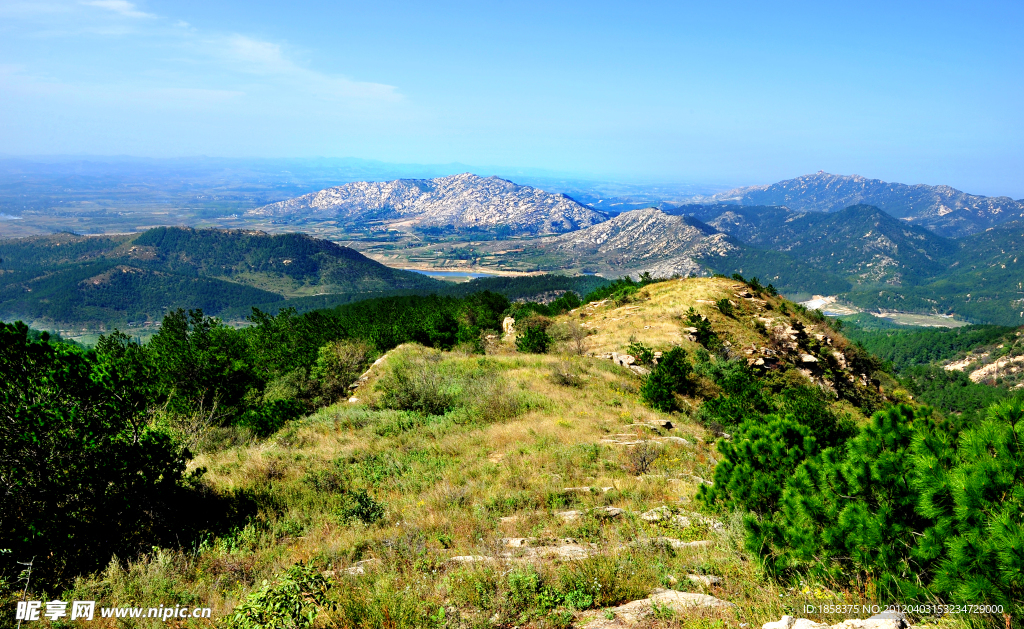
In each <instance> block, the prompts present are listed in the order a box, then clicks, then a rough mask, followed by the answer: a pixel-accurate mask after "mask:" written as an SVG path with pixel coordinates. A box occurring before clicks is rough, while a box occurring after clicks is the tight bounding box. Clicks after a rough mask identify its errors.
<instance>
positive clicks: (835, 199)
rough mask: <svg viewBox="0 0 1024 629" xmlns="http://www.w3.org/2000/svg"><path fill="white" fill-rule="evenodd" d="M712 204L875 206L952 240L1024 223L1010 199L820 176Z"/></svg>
mask: <svg viewBox="0 0 1024 629" xmlns="http://www.w3.org/2000/svg"><path fill="white" fill-rule="evenodd" d="M707 200H708V201H712V202H731V203H738V204H740V205H775V206H786V207H788V208H790V209H791V210H800V211H819V212H833V211H836V210H840V209H842V208H846V207H849V206H851V205H873V206H876V207H878V208H880V209H882V210H883V211H885V212H886V213H888V214H890V215H892V216H895V217H896V218H899V219H902V220H905V221H907V222H909V223H912V224H914V225H920V226H922V227H924V228H926V229H928V230H930V231H932V232H934V233H936V234H938V235H940V236H947V237H953V238H958V237H962V236H967V235H970V234H974V233H977V232H979V231H982V230H984V229H987V228H989V227H992V226H993V225H998V224H1000V223H1004V222H1006V221H1011V220H1015V219H1020V218H1024V203H1021V202H1020V201H1014V200H1013V199H1011V198H1009V197H984V196H978V195H972V194H967V193H965V192H961V191H959V190H957V189H955V188H951V187H949V186H928V185H924V184H917V185H906V184H901V183H889V182H885V181H880V180H878V179H868V178H865V177H861V176H859V175H853V176H846V175H833V174H829V173H825V172H821V171H819V172H817V173H815V174H813V175H804V176H801V177H797V178H795V179H788V180H786V181H780V182H778V183H774V184H771V185H766V186H749V187H745V188H737V189H735V190H730V191H728V192H721V193H719V194H716V195H713V196H712V197H709V198H708V199H707Z"/></svg>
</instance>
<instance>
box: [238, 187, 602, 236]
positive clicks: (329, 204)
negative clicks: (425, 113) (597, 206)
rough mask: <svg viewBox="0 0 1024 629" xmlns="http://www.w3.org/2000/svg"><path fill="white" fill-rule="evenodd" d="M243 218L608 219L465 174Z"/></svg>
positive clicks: (356, 191) (565, 228) (525, 225)
mask: <svg viewBox="0 0 1024 629" xmlns="http://www.w3.org/2000/svg"><path fill="white" fill-rule="evenodd" d="M246 216H248V217H292V218H295V217H305V218H336V219H339V220H342V221H371V220H373V221H381V222H390V223H393V224H396V225H398V226H405V227H418V228H449V229H456V230H465V229H484V230H488V229H500V230H503V231H505V232H507V233H509V234H541V235H543V234H560V233H564V232H569V231H574V230H577V229H582V228H586V227H590V226H591V225H595V224H597V223H600V222H603V221H605V220H607V218H608V217H607V215H605V214H604V213H602V212H598V211H596V210H594V209H592V208H590V207H587V206H586V205H583V204H582V203H579V202H577V201H576V200H574V199H572V198H571V197H568V196H566V195H564V194H552V193H549V192H544V191H543V190H539V189H537V188H533V187H530V186H520V185H518V184H515V183H513V182H511V181H507V180H505V179H500V178H498V177H479V176H477V175H473V174H470V173H464V174H461V175H452V176H449V177H438V178H436V179H398V180H395V181H384V182H357V183H348V184H344V185H341V186H336V187H333V188H328V189H326V190H321V191H320V192H315V193H311V194H306V195H303V196H300V197H297V198H295V199H289V200H287V201H281V202H279V203H273V204H271V205H267V206H264V207H261V208H257V209H255V210H250V211H248V212H246Z"/></svg>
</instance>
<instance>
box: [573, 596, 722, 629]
mask: <svg viewBox="0 0 1024 629" xmlns="http://www.w3.org/2000/svg"><path fill="white" fill-rule="evenodd" d="M655 605H657V606H658V607H659V608H661V609H671V610H672V611H674V612H675V613H677V614H680V615H685V614H687V613H691V612H694V611H697V610H704V609H723V610H724V609H728V608H730V607H735V605H733V604H732V603H729V602H728V601H723V600H721V599H718V598H715V597H714V596H709V595H707V594H695V593H692V592H677V591H675V590H665V589H662V588H657V589H655V590H654V592H652V593H651V595H650V597H648V598H644V599H640V600H638V601H632V602H630V603H626V604H625V605H619V606H618V607H609V608H607V609H605V610H600V611H599V612H598V614H600V615H599V616H597V617H591V619H590V620H589V621H588V622H586V624H584V625H582V627H583V629H611V628H612V627H628V626H631V625H634V624H637V623H639V622H641V621H643V620H644V619H646V618H649V617H651V616H653V615H654V606H655ZM591 613H593V612H591ZM606 613H611V614H612V615H613V618H611V619H609V618H605V617H604V615H605V614H606Z"/></svg>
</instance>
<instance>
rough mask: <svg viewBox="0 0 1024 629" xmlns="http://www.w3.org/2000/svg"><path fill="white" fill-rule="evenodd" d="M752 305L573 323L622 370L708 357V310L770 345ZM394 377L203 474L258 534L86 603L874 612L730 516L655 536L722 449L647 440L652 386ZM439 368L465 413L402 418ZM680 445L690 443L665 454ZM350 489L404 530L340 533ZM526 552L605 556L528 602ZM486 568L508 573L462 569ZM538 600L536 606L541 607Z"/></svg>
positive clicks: (79, 592) (91, 585)
mask: <svg viewBox="0 0 1024 629" xmlns="http://www.w3.org/2000/svg"><path fill="white" fill-rule="evenodd" d="M738 288H739V284H738V283H736V282H734V281H731V280H721V279H715V280H686V281H671V282H666V283H664V284H657V285H652V286H649V287H647V288H645V289H643V291H641V292H642V293H643V294H644V295H643V297H642V298H641V299H640V300H639V301H637V302H636V303H632V304H627V305H624V306H621V307H618V308H616V307H612V306H599V307H591V308H581V309H579V310H577V311H576V312H575V313H572V314H570V315H567V316H566V317H565V319H572V320H574V321H577V322H582V323H584V324H586V325H587V326H592V327H594V328H596V330H597V331H596V333H594V334H592V335H590V336H588V337H587V343H588V344H589V345H590V347H591V351H594V352H598V353H601V352H610V351H622V350H623V349H624V348H625V346H626V345H627V344H628V342H629V339H630V338H636V339H639V340H642V341H643V342H644V343H645V344H647V345H651V346H653V347H655V348H656V349H667V348H668V347H670V346H672V345H673V344H678V345H681V346H683V347H684V348H686V349H687V350H690V351H693V350H695V349H696V346H695V345H694V344H693V343H691V342H690V341H687V340H685V339H684V338H683V335H682V333H681V332H680V328H681V326H683V325H685V324H684V323H683V322H682V321H681V319H680V316H681V315H682V313H685V311H686V310H687V309H688V308H689V307H690V306H691V305H693V306H694V307H695V308H696V309H697V311H698V312H701V313H702V314H705V315H706V316H708V317H709V318H710V319H711V321H712V325H713V326H714V327H715V330H716V331H719V333H720V335H722V336H723V337H725V338H729V339H730V340H731V341H732V343H733V344H734V345H738V344H743V343H751V342H758V343H759V344H763V343H764V342H765V339H764V337H763V336H761V335H760V334H759V333H758V332H757V331H756V330H755V329H754V328H753V325H752V323H751V319H752V318H753V317H754V316H756V315H764V311H759V310H757V309H756V307H755V306H753V305H752V304H750V303H749V302H743V303H740V304H739V306H738V307H737V310H736V318H735V319H732V318H727V317H724V316H722V315H721V313H719V312H718V310H717V308H715V307H714V305H713V303H711V302H713V301H714V300H715V299H719V298H721V297H722V296H731V294H732V292H734V291H735V290H737V289H738ZM697 300H705V301H706V302H708V303H698V301H697ZM738 301H741V302H742V300H738ZM771 314H774V315H775V316H778V315H777V313H771ZM583 315H585V316H583ZM809 327H810V326H809ZM567 360H571V361H572V363H571V364H572V365H575V367H574V368H573V369H574V374H575V373H578V375H579V376H580V377H579V378H578V379H576V378H575V377H574V381H573V383H572V385H573V386H566V384H567V383H566V382H564V381H563V380H564V379H559V378H558V377H555V378H553V377H552V374H553V373H557V372H558V371H559V370H562V371H565V370H566V367H565V364H566V361H567ZM410 365H411V367H410ZM425 366H426V367H425ZM382 367H383V368H381V369H377V370H375V373H374V376H373V378H372V379H371V381H370V382H369V383H368V384H367V385H364V388H362V389H360V392H359V394H358V397H359V398H360V400H361V401H360V402H359V403H356V404H351V403H347V402H341V403H339V404H336V405H334V406H331V407H328V408H324V409H322V410H320V411H319V412H317V413H316V414H314V415H312V416H310V417H307V418H304V419H302V420H298V421H295V422H291V423H290V424H289V425H288V426H286V427H285V428H284V429H282V430H281V431H279V432H278V433H277V434H276V435H274V436H273V437H271V438H270V439H267V440H265V441H253V440H241V441H238V442H232V440H231V439H227V438H225V439H222V440H221V441H222V443H224V444H225V447H224V448H223V449H220V450H215V451H208V452H205V453H203V454H201V455H200V456H198V457H197V458H196V459H195V460H194V461H193V462H192V464H191V466H192V467H193V468H195V467H200V466H201V467H205V468H207V470H208V472H207V474H206V482H207V483H208V484H209V486H210V487H211V488H213V489H214V490H216V491H218V492H222V493H224V492H232V491H246V492H253V493H254V495H260V496H265V501H264V502H263V503H262V504H261V506H260V508H259V510H258V513H257V515H256V516H255V517H252V518H250V520H249V523H248V524H247V525H246V526H244V527H241V528H239V529H237V530H235V531H233V532H232V533H231V534H230V535H226V536H222V537H221V538H218V539H214V540H210V541H208V542H207V543H205V544H203V545H201V546H200V547H198V548H196V549H193V550H190V551H167V550H162V551H158V552H155V553H153V554H150V555H147V556H144V557H143V558H141V559H140V560H138V561H136V562H134V563H129V564H122V563H115V564H112V566H111V567H110V568H109V569H108V570H107V571H106V572H104V573H102V574H98V575H95V576H94V577H92V578H89V579H83V580H81V581H80V583H78V584H77V585H76V588H75V592H73V593H68V594H67V596H69V597H70V596H76V597H78V598H82V597H83V596H84V594H85V593H90V592H92V593H97V592H99V593H101V594H102V597H103V599H104V601H105V604H111V605H116V604H133V603H136V602H138V603H139V604H148V603H150V602H152V601H153V600H159V601H160V602H163V603H165V604H166V603H167V602H173V601H181V602H182V603H183V604H184V602H185V601H189V602H192V601H201V602H202V604H203V605H209V606H212V607H214V609H215V611H214V616H222V615H224V614H226V613H228V612H229V611H230V610H231V609H232V608H233V607H234V606H235V605H236V604H237V603H238V602H239V601H240V600H241V599H242V598H243V597H244V596H246V594H248V593H249V592H250V591H252V589H253V588H254V587H257V586H258V584H259V583H261V581H262V580H263V579H271V578H273V576H274V575H276V574H278V573H280V572H281V571H282V570H283V569H285V568H286V567H288V566H290V565H292V564H293V563H295V562H298V561H308V560H313V561H315V562H316V563H317V565H318V566H320V567H321V568H322V569H325V570H332V571H334V572H335V573H336V574H337V575H339V576H338V580H339V584H338V585H337V586H336V589H335V594H334V596H335V597H336V600H337V601H338V603H339V608H338V611H337V612H335V613H334V614H333V615H329V617H328V616H324V617H323V618H321V621H322V622H323V623H325V624H332V623H336V624H338V625H341V626H346V623H350V624H351V625H352V626H359V623H362V626H386V623H385V624H380V625H375V624H374V623H375V622H377V621H374V620H373V618H376V617H377V616H374V614H378V615H380V614H381V613H383V612H382V611H381V610H387V614H386V615H387V616H388V618H390V619H391V622H392V624H391V625H390V626H394V627H402V626H420V625H426V626H439V625H437V623H434V624H431V623H429V622H427V621H426V620H425V619H426V617H427V616H428V615H430V614H436V613H437V610H438V609H440V608H442V607H443V608H445V612H444V614H445V618H446V622H447V623H448V626H450V627H455V626H466V627H470V626H513V625H516V624H519V625H520V626H523V625H531V626H557V622H558V618H557V617H556V616H555V615H552V614H555V613H556V611H558V609H560V610H562V611H565V610H566V608H565V605H564V601H563V603H561V604H559V605H560V606H559V607H558V609H555V610H551V609H549V610H547V611H544V609H545V608H544V606H543V601H542V600H541V598H539V597H541V594H540V593H539V592H541V591H542V589H543V588H542V587H541V585H543V584H545V583H546V584H548V586H549V587H550V588H554V589H552V590H551V591H555V590H558V591H560V592H563V593H564V592H569V591H575V590H569V589H567V588H570V587H576V586H573V585H572V584H573V583H575V582H574V581H573V579H577V578H582V577H580V575H584V576H586V578H588V579H593V580H596V581H597V582H601V583H607V584H608V585H607V587H608V588H613V587H615V588H619V589H618V590H615V591H617V592H620V595H616V596H619V597H620V598H623V597H625V598H629V597H632V596H637V597H639V596H640V595H641V594H643V593H644V592H643V590H648V589H649V588H651V587H655V586H663V587H675V588H678V589H683V590H688V591H704V592H707V593H710V594H713V595H714V596H717V597H719V598H722V599H725V600H728V601H730V602H733V603H735V604H736V605H737V606H738V607H737V608H736V610H735V611H729V612H716V613H696V612H695V613H694V615H692V616H688V617H687V618H685V619H680V618H676V619H664V620H661V621H657V624H658V625H659V626H666V627H676V626H707V627H709V628H710V627H722V626H730V627H737V628H738V627H739V626H740V623H745V624H746V625H747V626H749V627H752V628H756V627H759V626H760V625H761V623H764V622H766V621H769V620H778V619H779V617H781V616H782V614H783V613H792V612H793V610H794V609H796V608H797V606H798V605H800V604H802V602H803V601H804V600H805V599H806V598H807V597H809V596H810V597H813V596H819V597H825V598H827V599H829V600H835V601H837V602H851V601H854V600H856V597H854V596H853V595H852V594H851V593H849V592H845V591H843V590H842V589H840V588H835V587H833V588H830V589H829V590H828V591H827V592H824V591H822V590H821V588H820V587H818V588H817V589H816V588H815V586H813V585H812V586H810V590H809V592H810V593H809V594H801V593H800V590H799V589H796V590H790V589H787V588H786V587H782V586H778V585H775V584H773V583H771V582H769V581H766V580H765V579H764V578H763V577H762V576H761V573H760V571H759V569H758V568H757V566H756V562H754V561H753V558H752V557H750V556H748V555H747V554H746V553H745V552H744V551H743V550H742V525H741V522H740V520H739V519H738V517H736V516H731V515H729V514H720V516H719V517H723V518H724V519H725V523H726V528H725V531H724V532H719V533H712V532H710V531H709V530H707V529H700V528H699V527H696V528H693V529H686V530H670V529H666V528H665V527H664V526H660V525H658V524H655V523H649V522H646V521H644V520H642V519H640V518H639V517H638V516H639V514H641V513H643V512H645V511H647V510H649V509H652V508H654V507H659V506H662V505H668V506H672V507H676V508H682V509H685V510H694V509H696V506H695V505H694V503H693V502H692V497H693V496H694V494H695V493H696V491H697V488H698V486H699V484H700V482H701V480H700V479H702V478H703V479H706V478H710V477H711V476H712V475H713V468H714V463H715V459H714V457H715V455H716V454H717V452H715V450H714V445H713V441H714V436H713V435H711V434H710V433H708V432H707V431H706V430H705V429H704V428H703V427H702V426H700V425H698V424H696V423H693V422H691V421H690V420H688V419H687V418H686V417H685V416H680V415H677V416H674V417H673V418H672V421H673V423H675V424H676V426H675V427H674V428H673V429H672V430H670V431H665V430H660V431H655V430H652V429H650V428H645V427H643V426H637V425H638V424H645V423H647V422H650V421H652V420H656V419H664V418H665V416H664V415H662V414H660V413H658V412H656V411H652V410H650V409H648V408H646V407H644V406H643V405H642V404H641V403H640V401H639V399H638V397H637V395H636V390H637V383H638V379H637V376H636V375H634V374H633V373H632V372H630V371H629V370H627V369H625V368H622V367H618V366H616V365H614V364H612V363H611V362H610V361H607V360H601V359H598V358H587V357H572V358H571V359H567V358H563V357H559V356H537V355H519V354H515V353H512V352H509V351H508V350H507V348H504V349H502V350H501V353H498V354H495V355H488V356H486V357H481V356H467V355H460V354H454V353H451V354H442V353H440V352H434V351H433V350H425V349H423V348H418V347H415V346H406V347H403V348H399V349H397V350H394V351H393V352H392V353H391V355H390V356H389V359H388V362H386V363H385V364H384V365H382ZM427 367H429V369H431V370H433V373H435V374H439V375H438V378H440V379H441V380H442V381H443V382H441V383H440V384H438V383H436V382H435V383H434V385H436V386H438V387H441V388H445V387H447V389H446V390H448V391H449V393H451V397H452V399H453V400H455V402H453V405H454V407H453V408H451V409H449V411H448V412H447V413H445V414H443V415H424V414H422V413H416V412H411V411H408V410H403V409H401V408H397V407H395V408H384V407H383V406H386V404H384V400H385V398H386V397H387V395H388V392H387V390H386V389H387V387H389V386H393V380H394V377H395V369H399V368H402V369H412V370H413V371H415V369H420V370H422V369H424V368H427ZM410 373H412V372H410ZM416 373H419V372H416ZM446 378H447V380H445V379H446ZM389 382H391V384H388V383H389ZM434 385H431V386H434ZM498 398H500V400H502V401H501V402H500V403H499V404H497V408H495V407H494V402H493V399H498ZM392 406H396V405H392ZM615 435H627V436H628V435H634V438H637V437H639V438H643V439H654V440H656V441H649V442H648V443H652V444H653V443H658V445H657V446H652V447H651V448H650V449H651V451H652V452H653V451H654V450H655V449H656V450H657V452H658V454H659V455H660V456H657V457H654V458H651V460H649V461H648V460H645V461H644V462H643V463H644V465H643V466H642V467H643V469H640V466H638V465H636V461H633V460H632V459H633V458H635V457H634V456H633V455H634V454H635V453H636V452H637V450H636V449H632V450H630V449H629V447H627V446H622V445H615V444H613V443H608V442H606V441H604V440H607V439H609V438H610V437H613V436H615ZM668 435H671V436H675V437H682V438H684V439H686V440H687V441H688V442H689V443H688V444H683V443H680V442H679V441H675V440H666V439H663V437H664V436H668ZM332 483H334V485H332ZM334 486H338V487H340V486H345V487H348V488H350V489H353V490H366V491H367V492H368V493H369V494H370V495H372V496H373V498H374V499H375V500H376V501H377V502H379V503H380V504H382V505H384V506H385V508H386V515H385V517H384V519H383V520H381V521H379V522H377V523H374V524H364V523H362V522H359V521H352V520H348V521H346V520H341V519H339V517H338V515H337V510H336V507H335V503H334V502H332V500H333V493H332V492H331V491H330V488H331V487H334ZM609 487H610V488H611V489H610V490H607V491H605V490H604V489H602V488H609ZM570 488H595V490H594V491H582V490H570ZM605 506H614V507H619V508H621V509H624V510H625V512H626V513H625V514H624V515H622V516H620V517H617V518H612V519H600V518H597V517H594V516H593V515H590V514H588V513H584V515H583V516H582V517H578V518H576V519H572V520H570V519H565V518H563V517H559V516H558V515H556V512H558V511H562V510H569V509H572V510H578V511H583V512H587V510H589V509H592V508H595V507H605ZM659 536H670V537H676V538H678V539H683V540H690V539H694V538H705V539H709V540H710V541H711V542H712V544H711V545H710V546H706V547H695V548H681V549H673V548H670V547H665V546H658V545H644V544H642V543H639V542H640V541H641V540H642V539H644V538H653V537H659ZM519 537H532V538H537V542H536V543H537V544H555V543H557V542H556V540H560V539H564V538H572V539H574V540H577V541H578V542H580V543H593V544H595V545H596V549H597V555H596V556H595V557H594V558H592V559H588V560H586V561H584V562H566V561H561V562H559V561H553V560H546V561H544V562H541V563H540V564H538V565H537V566H536V567H535V570H536V571H537V575H539V576H536V579H538V580H537V581H536V582H537V583H538V584H541V585H537V588H541V589H536V588H535V590H536V591H534V590H531V589H530V587H533V586H530V587H526V586H524V585H522V584H523V583H527V585H529V584H530V583H533V581H531V579H534V577H533V576H529V575H526V576H523V573H522V570H525V569H526V568H527V566H526V565H525V564H522V563H520V562H515V561H511V560H509V559H506V558H502V557H501V556H500V554H501V553H502V552H507V551H508V547H506V546H505V545H503V543H502V539H504V538H519ZM466 555H480V556H487V557H495V558H496V559H495V560H494V561H488V562H480V563H470V564H456V563H452V562H451V561H449V559H450V558H451V557H454V556H466ZM366 559H376V560H378V561H377V562H375V563H370V564H361V565H364V566H365V567H364V568H363V569H364V570H365V574H363V575H362V576H358V577H356V576H345V575H344V570H346V569H348V568H352V567H353V566H354V565H355V563H356V562H358V561H363V560H366ZM630 566H632V567H630ZM627 568H628V570H627ZM624 570H627V572H628V571H629V570H631V571H632V573H630V574H627V572H623V571H624ZM517 571H519V572H517ZM638 571H639V572H638ZM687 574H712V575H716V576H720V577H722V579H723V582H722V583H721V584H720V585H717V586H703V585H698V584H693V583H690V582H689V581H688V580H687V578H686V575H687ZM514 575H518V576H514ZM636 575H639V576H636ZM510 579H511V580H510ZM517 579H518V580H517ZM793 585H794V587H798V584H793ZM523 588H526V589H525V590H523ZM524 591H525V592H527V593H526V594H523V593H522V592H524ZM517 592H518V593H517ZM529 592H534V594H529ZM530 596H533V597H534V598H533V599H530V598H529V597H530ZM517 597H518V598H517ZM523 597H526V598H523ZM85 598H89V597H85ZM611 598H615V597H611ZM611 598H609V601H610V600H611ZM172 599H173V600H172ZM527 599H529V600H532V601H534V602H533V603H529V602H528V603H523V602H522V601H523V600H527ZM538 601H540V602H538ZM605 602H606V603H608V604H611V603H610V602H608V601H605ZM618 602H624V601H618ZM816 602H822V601H820V600H819V601H816ZM524 605H526V607H524ZM531 605H532V607H531ZM542 612H543V613H542ZM559 613H561V612H559ZM568 613H569V617H570V618H571V617H572V616H573V615H575V616H576V617H580V616H579V614H578V613H577V612H573V611H572V610H569V612H568ZM360 614H362V615H360ZM516 614H519V616H516ZM531 614H532V615H531ZM381 618H383V616H381ZM815 618H816V619H818V620H821V621H832V622H837V621H839V620H842V618H840V617H837V616H832V617H820V616H815ZM355 619H362V620H359V621H358V623H357V622H356V620H355ZM402 619H406V620H402ZM520 621H522V622H520ZM381 622H383V621H381ZM417 623H419V624H417ZM723 623H724V624H723ZM94 624H95V626H104V625H103V624H102V623H100V622H96V623H94ZM90 626H92V625H90ZM111 626H112V625H111ZM140 626H147V625H140ZM152 626H157V625H152ZM184 626H190V625H187V624H186V625H184Z"/></svg>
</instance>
